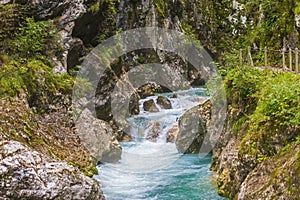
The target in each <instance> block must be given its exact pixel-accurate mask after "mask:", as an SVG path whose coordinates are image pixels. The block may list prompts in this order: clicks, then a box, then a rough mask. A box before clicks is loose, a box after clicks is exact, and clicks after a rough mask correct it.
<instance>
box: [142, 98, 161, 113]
mask: <svg viewBox="0 0 300 200" xmlns="http://www.w3.org/2000/svg"><path fill="white" fill-rule="evenodd" d="M143 108H144V110H145V111H149V112H159V109H158V107H157V106H156V105H155V102H154V100H153V99H150V100H148V101H145V102H144V103H143Z"/></svg>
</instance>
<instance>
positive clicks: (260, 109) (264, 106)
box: [212, 67, 300, 200]
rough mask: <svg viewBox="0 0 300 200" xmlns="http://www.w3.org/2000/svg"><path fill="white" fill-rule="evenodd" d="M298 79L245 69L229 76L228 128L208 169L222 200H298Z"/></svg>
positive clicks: (299, 103) (299, 81)
mask: <svg viewBox="0 0 300 200" xmlns="http://www.w3.org/2000/svg"><path fill="white" fill-rule="evenodd" d="M299 78H300V77H299V76H298V75H294V74H291V73H285V72H273V71H270V70H266V71H263V72H262V71H259V70H256V69H251V68H248V67H246V68H242V70H241V71H240V70H239V69H233V70H232V71H231V72H230V73H229V74H228V75H227V77H226V79H225V82H226V87H227V97H228V100H229V106H228V107H229V110H228V113H227V123H226V125H225V127H224V130H223V133H222V135H221V137H220V138H219V142H218V143H217V145H216V147H215V148H214V151H213V163H212V169H213V170H214V171H216V173H217V182H218V187H219V193H220V194H221V195H224V196H226V197H229V198H231V199H241V200H242V199H293V200H294V199H295V200H296V199H299V192H298V189H297V188H299V185H300V179H299V177H300V160H299V156H300V152H299V147H300V127H299V122H300V117H299V113H300V102H299V95H300V89H299V88H300V85H299V83H300V79H299Z"/></svg>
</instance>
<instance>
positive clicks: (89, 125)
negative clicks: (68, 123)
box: [75, 109, 122, 163]
mask: <svg viewBox="0 0 300 200" xmlns="http://www.w3.org/2000/svg"><path fill="white" fill-rule="evenodd" d="M75 126H76V133H77V135H78V136H79V138H80V140H81V142H82V143H83V144H84V145H85V147H86V148H87V149H88V151H89V152H90V154H91V156H93V157H94V158H95V159H96V160H97V161H98V162H100V163H106V162H112V163H114V162H117V161H119V160H120V159H121V153H122V148H121V146H120V144H119V142H118V141H117V139H116V138H115V136H114V133H113V129H112V127H111V126H110V125H109V123H107V122H105V121H103V120H100V119H97V118H95V117H94V116H93V115H92V113H91V112H90V111H89V110H88V109H85V110H84V111H83V112H82V113H81V115H80V116H79V118H78V119H77V120H76V123H75Z"/></svg>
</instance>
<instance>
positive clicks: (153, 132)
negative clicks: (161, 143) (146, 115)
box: [145, 121, 162, 142]
mask: <svg viewBox="0 0 300 200" xmlns="http://www.w3.org/2000/svg"><path fill="white" fill-rule="evenodd" d="M161 130H162V128H161V124H160V123H159V122H157V121H151V122H149V124H148V125H147V127H146V129H145V135H146V139H148V140H151V141H153V142H155V141H156V140H157V137H158V136H159V135H160V134H161Z"/></svg>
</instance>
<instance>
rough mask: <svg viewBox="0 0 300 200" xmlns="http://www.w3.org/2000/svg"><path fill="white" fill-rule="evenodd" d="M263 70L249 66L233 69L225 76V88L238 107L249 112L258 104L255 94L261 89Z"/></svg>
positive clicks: (230, 101)
mask: <svg viewBox="0 0 300 200" xmlns="http://www.w3.org/2000/svg"><path fill="white" fill-rule="evenodd" d="M262 79H263V77H262V72H261V71H259V70H257V69H254V68H251V67H247V66H242V67H236V68H234V69H232V70H231V71H230V72H229V73H228V74H227V77H226V78H225V88H226V92H227V98H228V100H229V103H231V104H232V106H233V107H235V108H237V109H243V112H244V113H249V112H251V111H252V110H253V108H254V107H255V106H256V103H257V99H255V98H254V97H253V95H254V94H255V93H256V92H257V91H258V90H259V89H260V84H261V82H262Z"/></svg>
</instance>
